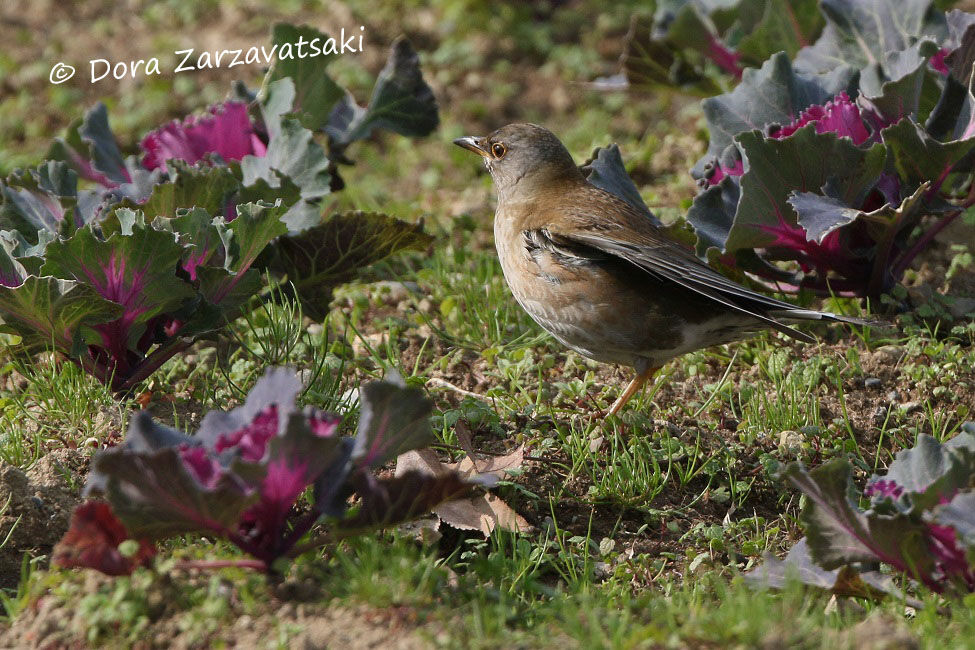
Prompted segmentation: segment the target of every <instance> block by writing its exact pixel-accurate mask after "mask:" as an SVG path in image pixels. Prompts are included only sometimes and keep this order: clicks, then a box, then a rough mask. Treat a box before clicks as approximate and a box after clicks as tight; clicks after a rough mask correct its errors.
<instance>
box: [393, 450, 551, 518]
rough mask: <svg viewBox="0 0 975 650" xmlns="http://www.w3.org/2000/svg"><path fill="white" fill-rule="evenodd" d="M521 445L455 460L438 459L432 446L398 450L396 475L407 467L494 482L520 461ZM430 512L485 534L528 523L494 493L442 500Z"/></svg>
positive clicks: (406, 470) (436, 473) (522, 461)
mask: <svg viewBox="0 0 975 650" xmlns="http://www.w3.org/2000/svg"><path fill="white" fill-rule="evenodd" d="M524 459H525V449H524V446H519V447H518V448H516V449H515V450H514V451H512V452H511V453H509V454H506V455H504V456H494V457H488V458H484V459H478V460H477V461H476V462H475V461H474V460H472V458H471V456H470V455H468V456H465V457H464V458H463V459H462V460H461V461H460V462H457V463H442V462H440V459H438V458H437V454H436V452H434V451H433V450H432V449H429V448H427V449H419V450H414V451H408V452H406V453H405V454H401V455H400V456H399V458H397V459H396V475H401V474H404V473H406V472H408V471H410V470H414V471H420V472H424V473H427V474H430V475H433V476H441V475H443V474H446V473H447V472H449V471H458V472H461V473H463V474H466V475H467V477H468V478H479V479H488V480H489V481H491V482H496V481H498V480H500V479H502V478H504V477H505V476H507V475H508V473H510V472H512V471H514V470H516V469H519V468H520V467H521V466H522V465H523V464H524ZM433 512H434V514H436V515H437V517H439V518H440V520H441V521H443V522H444V523H446V524H449V525H450V526H453V527H454V528H458V529H460V530H476V531H480V533H481V534H482V535H484V536H485V537H487V536H488V535H490V534H491V532H492V531H493V530H494V529H495V528H498V527H500V528H501V529H502V530H508V531H512V532H528V531H530V530H531V529H532V526H531V524H529V523H528V521H527V520H526V519H525V518H524V517H522V516H521V515H519V514H518V513H517V512H515V511H514V510H512V509H511V507H510V506H509V505H508V504H506V503H505V502H504V501H502V500H501V499H500V498H498V497H497V496H495V495H493V494H491V493H486V494H484V495H480V496H474V497H467V498H463V499H456V500H454V501H448V502H446V503H442V504H440V505H439V506H437V507H436V508H434V510H433Z"/></svg>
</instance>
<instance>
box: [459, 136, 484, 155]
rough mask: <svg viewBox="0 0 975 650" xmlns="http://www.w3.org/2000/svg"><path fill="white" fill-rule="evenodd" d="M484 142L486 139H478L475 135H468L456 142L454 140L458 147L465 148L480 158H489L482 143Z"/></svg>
mask: <svg viewBox="0 0 975 650" xmlns="http://www.w3.org/2000/svg"><path fill="white" fill-rule="evenodd" d="M483 140H484V138H478V137H475V136H473V135H468V136H464V137H463V138H457V139H456V140H454V144H455V145H457V146H458V147H463V148H465V149H467V150H468V151H473V152H474V153H476V154H477V155H479V156H484V157H485V158H487V155H488V151H487V149H485V148H484V147H483V146H482V145H481V142H482V141H483Z"/></svg>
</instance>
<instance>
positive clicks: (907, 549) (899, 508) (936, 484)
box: [754, 425, 975, 595]
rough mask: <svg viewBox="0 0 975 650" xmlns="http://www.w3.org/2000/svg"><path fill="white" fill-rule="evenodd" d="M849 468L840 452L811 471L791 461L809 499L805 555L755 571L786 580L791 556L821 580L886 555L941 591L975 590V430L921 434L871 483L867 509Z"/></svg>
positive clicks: (809, 576)
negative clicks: (943, 436) (943, 439)
mask: <svg viewBox="0 0 975 650" xmlns="http://www.w3.org/2000/svg"><path fill="white" fill-rule="evenodd" d="M966 426H967V425H966ZM851 470H852V468H851V466H850V464H849V463H848V462H847V461H845V460H842V459H837V460H834V461H831V462H829V463H827V464H825V465H823V466H821V467H818V468H816V469H813V470H811V471H806V470H805V469H804V468H802V467H801V466H800V465H798V464H792V465H790V466H789V467H788V468H787V470H786V471H785V473H784V476H785V478H786V479H788V480H789V482H790V483H792V484H793V485H794V486H795V487H797V488H798V489H799V490H800V491H801V492H802V493H803V494H804V495H805V497H806V499H807V501H806V505H805V506H804V507H803V510H802V513H801V515H800V522H801V523H802V525H803V529H804V531H805V533H806V538H805V540H803V542H802V548H801V551H800V550H796V553H797V554H798V555H797V556H801V557H800V560H801V561H793V560H792V556H793V553H790V557H789V558H787V560H786V562H785V564H784V565H783V564H779V563H778V562H777V561H772V562H771V563H770V564H769V565H768V568H767V569H763V570H760V571H759V572H757V573H756V574H755V575H754V577H755V578H758V579H760V580H764V581H765V583H767V584H771V585H772V586H781V582H782V581H783V580H784V578H783V576H784V575H785V572H786V569H787V568H788V567H787V566H786V565H789V564H792V565H795V569H796V570H798V576H797V577H799V579H801V580H803V582H807V583H810V584H818V583H822V580H823V579H825V578H828V579H829V580H834V579H838V578H836V576H837V574H836V573H835V571H837V570H839V572H840V573H839V575H842V573H843V571H854V574H855V572H856V568H857V566H858V565H859V564H861V563H875V562H881V563H884V564H887V565H888V566H890V567H891V568H893V569H894V570H895V571H897V572H899V573H901V574H903V575H906V576H907V577H909V578H911V579H913V580H915V581H917V582H918V583H921V584H923V585H924V586H926V587H927V588H929V589H931V590H932V591H934V592H937V593H946V594H948V593H968V592H972V591H975V562H973V561H972V557H975V498H973V494H975V493H973V491H972V490H973V488H972V486H973V485H975V483H973V477H975V436H973V435H972V434H970V433H967V432H962V433H960V434H958V435H957V436H956V437H955V438H953V439H952V440H950V441H949V442H947V443H940V442H938V441H937V440H935V439H934V438H932V437H930V436H921V437H920V438H919V439H918V443H917V445H916V446H915V447H914V448H913V449H907V450H903V451H901V452H899V453H898V454H897V456H896V458H895V460H894V461H893V462H892V463H891V464H890V467H889V468H888V471H887V473H886V474H883V475H877V476H874V477H873V478H872V479H871V480H870V482H869V483H868V484H867V487H866V488H865V489H864V491H863V496H864V497H867V498H869V499H870V507H869V508H868V509H866V510H864V509H862V508H861V507H860V505H859V501H860V500H859V498H858V495H857V494H856V491H855V489H854V487H853V482H852V479H851ZM824 572H834V573H831V574H829V575H827V574H826V573H824ZM854 574H851V575H854ZM818 586H820V587H823V586H826V585H824V584H818ZM829 588H831V589H833V590H834V591H836V592H837V593H843V592H842V591H840V590H838V589H837V588H836V587H829ZM883 591H888V592H889V591H890V590H889V589H886V588H885V589H883ZM845 595H870V594H856V593H846V594H845Z"/></svg>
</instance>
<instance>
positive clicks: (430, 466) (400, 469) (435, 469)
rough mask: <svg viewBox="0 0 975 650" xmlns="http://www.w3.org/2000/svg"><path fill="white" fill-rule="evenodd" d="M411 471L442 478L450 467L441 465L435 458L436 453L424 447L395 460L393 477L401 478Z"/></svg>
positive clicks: (401, 455)
mask: <svg viewBox="0 0 975 650" xmlns="http://www.w3.org/2000/svg"><path fill="white" fill-rule="evenodd" d="M411 469H412V470H416V471H418V472H423V473H425V474H430V475H432V476H443V475H444V474H446V473H447V472H448V471H449V469H450V466H449V465H444V464H443V463H441V462H440V459H439V458H437V452H435V451H434V450H432V449H430V448H429V447H426V448H424V449H414V450H413V451H408V452H406V453H403V454H400V455H399V456H398V457H397V458H396V470H395V471H394V475H395V476H402V475H403V474H405V473H406V472H408V471H410V470H411Z"/></svg>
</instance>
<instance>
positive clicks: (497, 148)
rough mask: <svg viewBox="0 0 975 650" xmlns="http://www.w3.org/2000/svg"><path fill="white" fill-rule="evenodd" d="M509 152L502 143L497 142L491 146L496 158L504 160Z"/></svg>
mask: <svg viewBox="0 0 975 650" xmlns="http://www.w3.org/2000/svg"><path fill="white" fill-rule="evenodd" d="M507 152H508V149H507V147H505V146H504V145H503V144H501V143H500V142H495V143H494V144H492V145H491V153H492V154H493V155H494V157H495V158H502V157H504V154H506V153H507Z"/></svg>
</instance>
